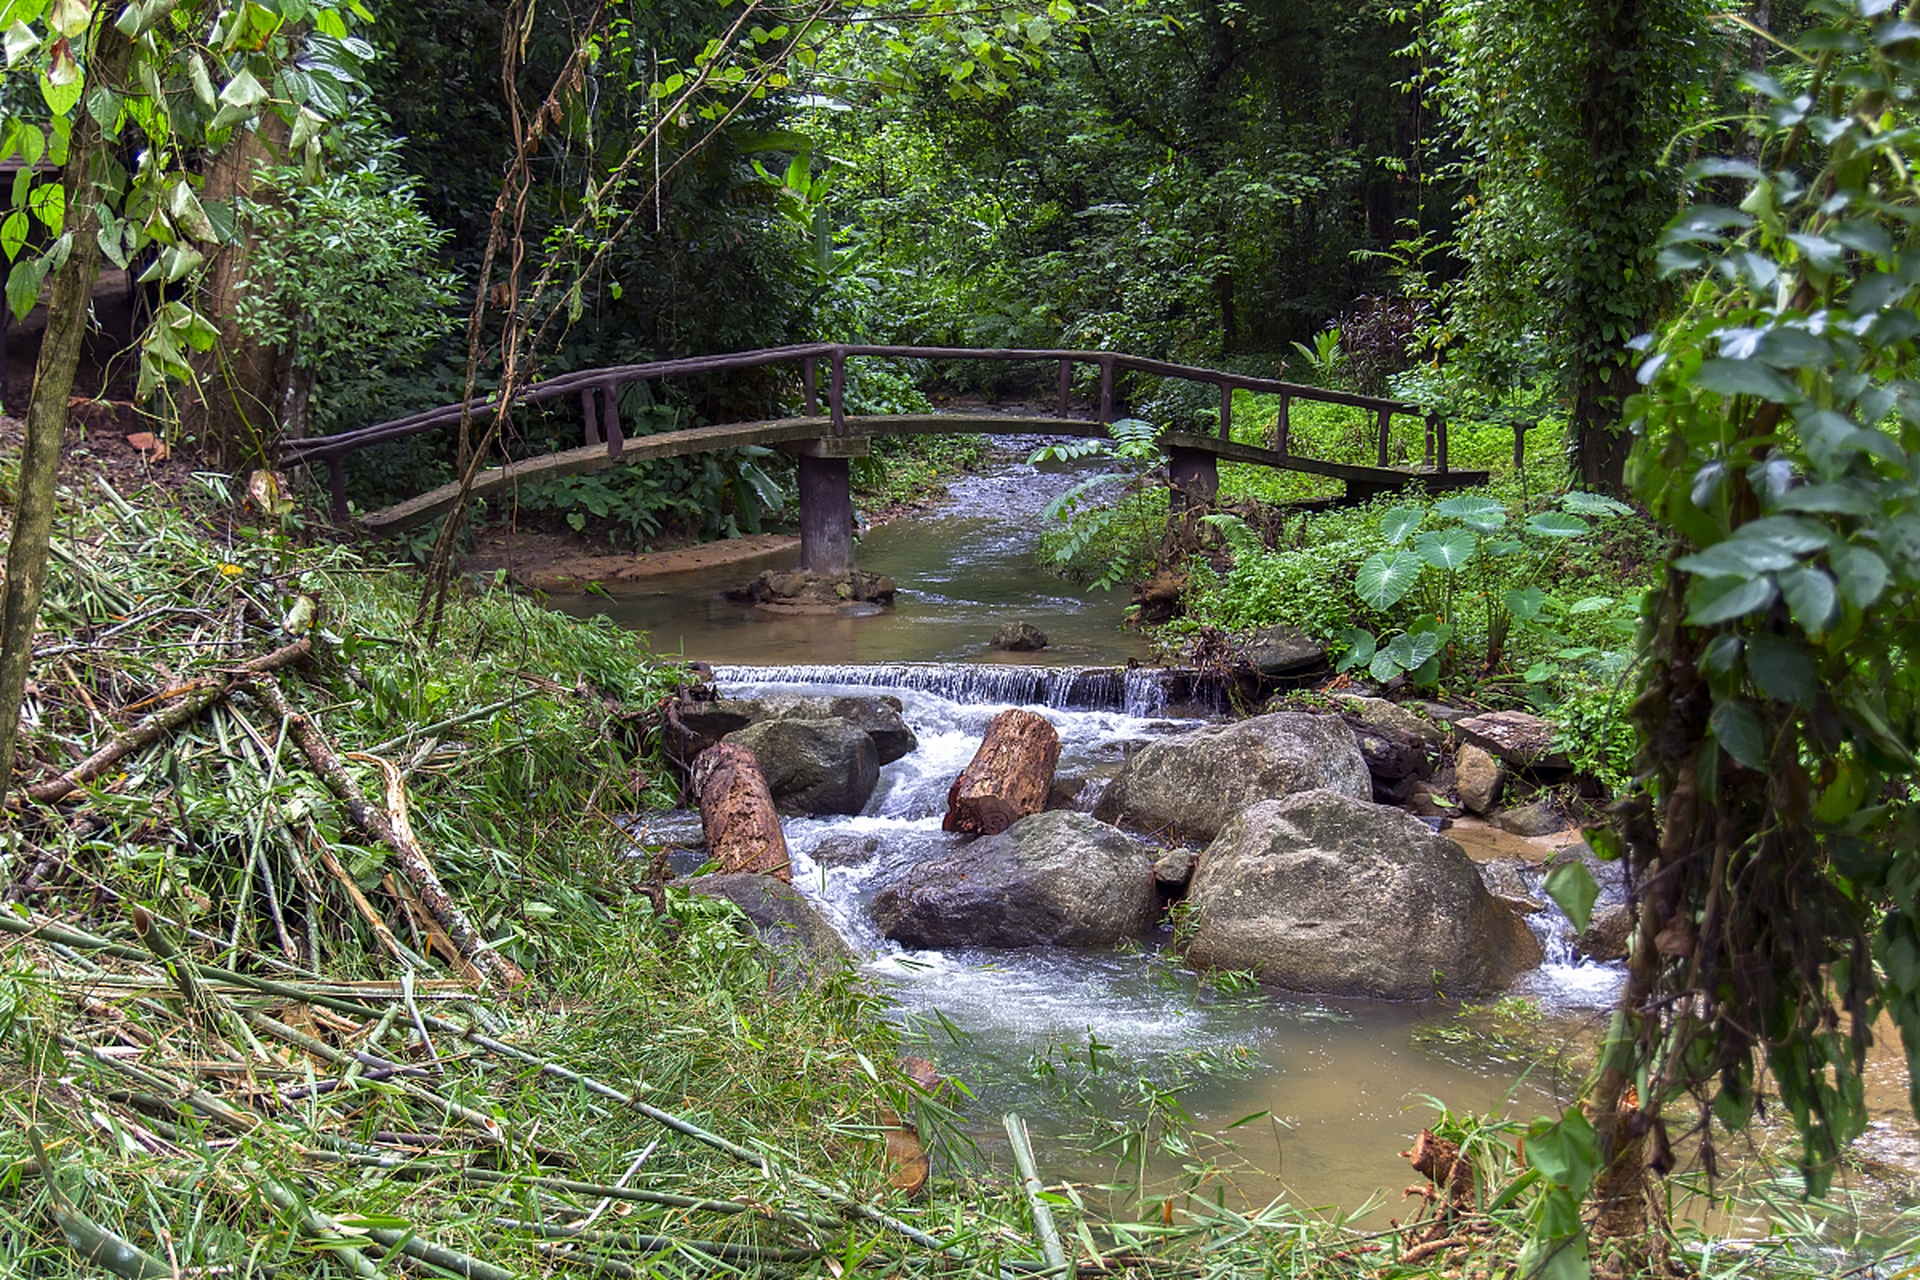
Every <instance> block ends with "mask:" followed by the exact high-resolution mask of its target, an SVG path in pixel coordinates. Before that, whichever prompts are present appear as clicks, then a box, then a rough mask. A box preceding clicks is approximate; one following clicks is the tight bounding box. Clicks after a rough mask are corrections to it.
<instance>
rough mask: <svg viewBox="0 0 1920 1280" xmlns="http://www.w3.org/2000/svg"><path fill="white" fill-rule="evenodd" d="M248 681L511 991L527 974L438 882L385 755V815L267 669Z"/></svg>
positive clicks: (449, 925) (469, 954)
mask: <svg viewBox="0 0 1920 1280" xmlns="http://www.w3.org/2000/svg"><path fill="white" fill-rule="evenodd" d="M252 684H253V688H254V690H255V691H256V692H257V693H258V694H259V695H260V699H261V701H263V702H265V703H266V704H267V706H268V707H269V708H270V709H272V711H273V713H274V714H275V715H277V716H279V717H280V718H281V719H282V720H284V721H285V722H286V725H287V732H288V733H289V734H290V735H292V737H293V740H294V741H295V742H297V743H299V744H300V750H301V751H302V752H304V753H305V755H306V757H307V763H309V764H310V765H312V766H313V771H314V772H315V773H317V774H319V775H320V779H321V781H323V782H325V783H326V784H327V789H328V790H329V791H331V792H333V794H334V797H335V798H336V799H338V800H339V801H340V803H341V805H342V806H343V807H344V808H345V809H346V811H347V817H348V818H349V819H351V820H352V822H353V825H354V826H356V827H358V828H360V830H361V831H363V832H365V833H366V834H368V835H370V836H372V837H374V838H375V839H377V840H379V841H380V842H381V843H383V844H385V845H386V846H387V847H388V848H390V849H392V850H393V851H394V853H395V854H396V855H398V865H399V867H400V873H401V874H402V875H404V876H405V877H406V878H407V880H408V881H409V882H410V883H412V885H413V887H414V889H415V890H416V891H418V893H419V895H420V901H421V904H422V905H423V906H425V908H426V909H427V911H428V912H430V913H431V914H432V915H433V918H434V919H436V920H438V921H439V922H440V926H441V928H443V929H445V930H446V931H447V936H448V937H449V938H452V939H453V943H454V945H455V946H456V947H458V948H459V949H460V954H461V955H462V956H463V957H464V958H465V959H466V961H467V963H469V964H471V965H473V967H474V968H476V969H478V970H479V971H480V972H481V973H482V974H484V975H486V979H487V982H488V984H489V985H491V986H493V987H494V988H495V989H497V990H501V991H512V990H514V989H515V988H517V987H521V986H524V985H526V981H527V975H526V973H525V972H523V971H522V970H521V968H520V966H519V965H517V964H515V963H514V962H513V961H511V960H509V959H507V958H506V957H505V956H503V955H501V954H500V953H499V952H498V951H495V950H494V949H493V948H491V947H489V946H487V945H486V944H485V943H484V942H482V940H481V938H480V933H479V930H477V929H475V928H474V927H473V922H472V921H470V920H468V919H467V913H466V912H465V911H464V910H462V909H461V907H460V905H459V904H458V903H457V902H455V901H454V900H453V897H452V895H450V894H449V893H448V892H447V890H446V886H444V885H442V884H441V883H440V877H439V875H438V874H437V873H436V872H435V871H434V869H433V864H432V863H430V862H429V861H427V855H426V852H425V850H423V849H421V847H420V845H419V842H418V841H416V840H415V839H414V838H413V831H412V830H411V828H409V827H408V825H407V817H406V787H405V784H404V783H403V782H402V781H401V780H400V770H399V769H398V768H397V767H396V766H394V765H393V764H392V763H391V762H389V761H386V760H380V759H377V758H376V759H375V763H376V764H377V765H378V766H379V767H380V771H381V773H382V775H384V777H385V778H386V784H387V804H388V806H389V808H390V809H391V810H392V813H391V815H390V814H389V813H388V810H386V809H380V808H377V807H375V806H374V805H371V804H369V803H368V802H367V798H366V796H365V795H363V794H362V793H361V791H360V788H359V786H358V785H357V784H356V783H355V782H354V780H353V779H352V778H351V777H349V776H348V774H347V770H346V767H345V766H344V765H342V764H341V763H340V757H339V756H338V755H336V754H335V753H334V750H333V748H332V746H330V745H329V744H328V742H327V740H326V738H325V737H324V736H323V735H322V734H321V732H320V730H319V729H318V728H316V727H315V726H314V723H313V721H311V720H309V719H308V718H307V717H306V716H304V715H302V714H300V713H299V712H298V711H295V710H294V709H293V705H292V704H291V703H289V702H288V701H287V695H286V694H285V693H283V692H281V689H280V685H279V682H277V681H276V680H275V679H274V678H273V677H272V676H271V675H258V676H254V677H253V678H252Z"/></svg>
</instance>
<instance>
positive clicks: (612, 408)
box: [600, 383, 627, 462]
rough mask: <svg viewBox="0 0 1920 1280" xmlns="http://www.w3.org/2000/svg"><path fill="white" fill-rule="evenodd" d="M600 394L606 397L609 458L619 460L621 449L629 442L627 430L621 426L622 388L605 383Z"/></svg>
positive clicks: (611, 460) (614, 460) (612, 460)
mask: <svg viewBox="0 0 1920 1280" xmlns="http://www.w3.org/2000/svg"><path fill="white" fill-rule="evenodd" d="M600 394H601V396H603V397H604V398H605V400H606V406H607V412H606V414H605V416H604V417H605V422H606V428H607V460H608V461H609V462H618V461H620V450H621V449H622V448H623V447H624V446H625V445H626V443H627V435H626V432H625V431H623V430H621V428H620V388H619V387H618V386H617V385H615V384H611V383H603V384H601V387H600Z"/></svg>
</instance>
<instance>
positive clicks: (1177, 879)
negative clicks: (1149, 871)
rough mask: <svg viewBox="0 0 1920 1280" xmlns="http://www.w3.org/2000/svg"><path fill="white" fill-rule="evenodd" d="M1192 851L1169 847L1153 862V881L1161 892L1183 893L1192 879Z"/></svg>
mask: <svg viewBox="0 0 1920 1280" xmlns="http://www.w3.org/2000/svg"><path fill="white" fill-rule="evenodd" d="M1194 860H1195V859H1194V853H1193V850H1191V849H1170V850H1168V851H1167V852H1166V853H1164V854H1161V855H1160V860H1159V861H1158V862H1156V863H1154V864H1153V882H1154V883H1155V884H1157V885H1159V886H1160V891H1161V892H1162V893H1169V894H1181V893H1185V892H1186V889H1187V884H1188V882H1189V881H1191V880H1192V879H1193V864H1194Z"/></svg>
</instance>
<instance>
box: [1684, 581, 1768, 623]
mask: <svg viewBox="0 0 1920 1280" xmlns="http://www.w3.org/2000/svg"><path fill="white" fill-rule="evenodd" d="M1775 594H1776V590H1775V587H1774V585H1773V579H1772V578H1770V577H1760V578H1748V579H1746V580H1744V581H1743V580H1741V579H1738V578H1695V579H1694V581H1693V585H1692V587H1691V588H1689V589H1688V592H1687V597H1688V599H1690V600H1691V601H1692V602H1693V611H1692V612H1691V613H1689V614H1688V615H1687V621H1688V622H1690V623H1692V624H1693V625H1694V626H1696V627H1710V626H1713V625H1714V624H1715V623H1719V622H1731V621H1732V620H1733V619H1735V618H1743V617H1745V616H1746V615H1747V614H1749V613H1752V612H1754V611H1755V610H1756V609H1764V608H1766V607H1767V606H1768V605H1770V604H1772V603H1773V598H1774V595H1775Z"/></svg>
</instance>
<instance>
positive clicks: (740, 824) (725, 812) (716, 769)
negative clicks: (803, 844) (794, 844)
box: [693, 742, 793, 883]
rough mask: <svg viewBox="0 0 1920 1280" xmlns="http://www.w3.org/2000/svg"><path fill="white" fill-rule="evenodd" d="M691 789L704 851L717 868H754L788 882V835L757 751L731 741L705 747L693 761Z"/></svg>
mask: <svg viewBox="0 0 1920 1280" xmlns="http://www.w3.org/2000/svg"><path fill="white" fill-rule="evenodd" d="M693 793H694V795H695V796H697V797H699V800H700V829H701V830H702V831H703V832H705V833H706V837H707V855H708V856H709V857H710V858H712V859H713V860H714V861H716V862H718V863H719V864H720V869H721V870H722V871H729V872H731V871H758V872H763V873H764V874H767V875H770V876H773V877H774V878H775V879H778V880H785V881H787V882H788V883H792V881H793V872H792V870H791V869H790V868H789V867H788V865H787V837H786V834H785V833H784V832H783V831H781V829H780V815H779V814H778V813H775V812H774V808H773V792H772V791H771V790H770V789H769V788H768V787H767V775H766V774H765V773H764V772H762V771H761V768H760V758H759V757H758V756H756V755H754V754H753V752H751V751H749V750H748V749H747V748H745V747H743V746H741V745H739V744H738V743H734V742H722V743H721V744H719V745H718V746H714V747H708V748H707V749H706V750H705V751H702V752H701V753H700V755H699V756H698V757H697V758H696V759H695V760H694V762H693Z"/></svg>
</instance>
